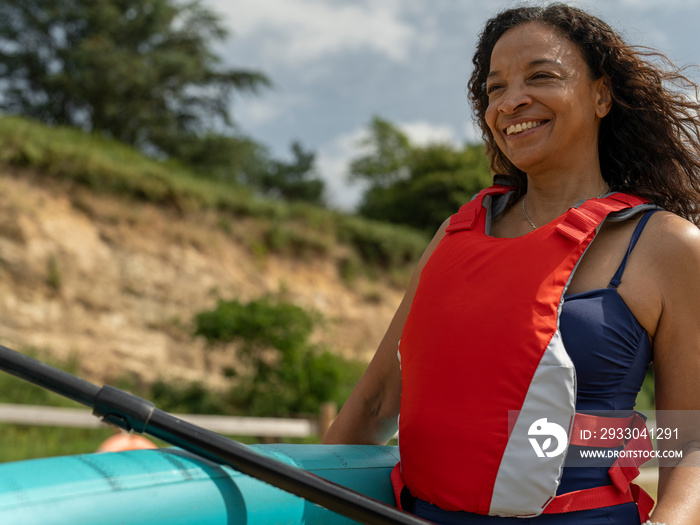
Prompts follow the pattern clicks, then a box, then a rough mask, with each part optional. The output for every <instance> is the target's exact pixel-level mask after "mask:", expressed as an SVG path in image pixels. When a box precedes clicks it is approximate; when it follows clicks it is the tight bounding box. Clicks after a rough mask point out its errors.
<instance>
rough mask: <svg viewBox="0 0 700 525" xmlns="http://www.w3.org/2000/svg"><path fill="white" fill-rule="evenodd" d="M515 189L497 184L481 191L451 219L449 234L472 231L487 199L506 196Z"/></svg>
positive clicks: (448, 228)
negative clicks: (458, 231)
mask: <svg viewBox="0 0 700 525" xmlns="http://www.w3.org/2000/svg"><path fill="white" fill-rule="evenodd" d="M513 189H514V188H513V187H512V186H504V185H501V184H495V185H493V186H490V187H488V188H485V189H483V190H481V191H480V192H479V193H477V194H476V195H475V196H474V198H473V199H472V200H470V201H469V202H468V203H466V204H464V205H463V206H462V207H461V208H460V209H459V211H458V212H457V213H455V214H454V215H452V217H450V224H449V226H448V227H447V230H446V231H447V232H448V233H449V232H453V231H457V230H470V229H472V228H473V227H474V224H476V220H477V219H478V218H479V214H480V213H481V210H482V207H483V202H484V199H485V198H486V197H493V196H494V195H505V194H506V193H508V192H509V191H512V190H513Z"/></svg>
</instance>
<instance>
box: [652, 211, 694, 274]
mask: <svg viewBox="0 0 700 525" xmlns="http://www.w3.org/2000/svg"><path fill="white" fill-rule="evenodd" d="M640 247H642V248H643V250H644V252H645V254H646V255H647V257H649V262H650V263H652V264H653V266H655V267H656V269H657V270H659V271H660V272H661V273H660V274H657V276H656V277H657V278H660V279H662V280H666V279H669V278H670V279H674V278H677V277H689V275H688V274H685V275H683V276H680V275H677V272H678V271H683V270H685V271H689V272H691V273H692V274H695V273H700V229H698V227H697V226H695V225H694V224H693V223H691V222H690V221H688V220H686V219H683V218H682V217H679V216H678V215H676V214H674V213H670V212H659V213H655V214H654V215H653V216H652V217H651V219H650V220H649V224H648V225H647V227H646V228H645V232H644V236H643V239H640Z"/></svg>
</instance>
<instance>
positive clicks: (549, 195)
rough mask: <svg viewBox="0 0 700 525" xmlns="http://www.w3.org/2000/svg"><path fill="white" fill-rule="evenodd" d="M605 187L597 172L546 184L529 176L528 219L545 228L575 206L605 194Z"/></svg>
mask: <svg viewBox="0 0 700 525" xmlns="http://www.w3.org/2000/svg"><path fill="white" fill-rule="evenodd" d="M608 191H609V190H608V189H606V183H605V181H604V180H603V177H602V175H601V174H600V172H598V173H595V174H591V175H589V176H586V177H579V178H574V177H571V178H570V177H566V178H564V177H561V176H558V177H557V178H556V180H553V181H551V180H550V181H545V180H543V179H542V178H539V177H538V178H534V177H530V176H528V186H527V193H526V194H525V196H524V199H525V200H526V202H527V211H526V213H527V218H529V219H530V221H532V223H534V224H535V225H537V226H541V225H543V224H546V223H548V222H550V221H552V220H554V219H555V218H557V217H559V216H560V215H562V214H563V213H565V212H566V211H567V210H568V209H569V208H571V207H572V206H573V205H575V204H576V203H577V202H579V201H582V200H586V199H592V198H596V197H600V196H602V194H603V193H607V192H608Z"/></svg>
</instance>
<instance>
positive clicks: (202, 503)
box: [0, 445, 399, 525]
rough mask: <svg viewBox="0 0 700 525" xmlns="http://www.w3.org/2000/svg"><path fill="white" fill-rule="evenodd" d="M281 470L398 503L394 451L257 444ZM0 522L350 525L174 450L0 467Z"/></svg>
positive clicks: (55, 524) (54, 524) (48, 524)
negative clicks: (394, 490)
mask: <svg viewBox="0 0 700 525" xmlns="http://www.w3.org/2000/svg"><path fill="white" fill-rule="evenodd" d="M251 448H253V449H254V450H256V451H257V452H259V453H260V454H263V455H265V456H268V457H272V458H274V459H276V460H278V461H281V462H283V463H287V464H290V465H294V466H297V467H300V468H303V469H305V470H308V471H310V472H312V473H314V474H317V475H318V476H321V477H323V478H326V479H329V480H331V481H333V482H335V483H338V484H340V485H344V486H346V487H348V488H351V489H353V490H356V491H358V492H361V493H363V494H366V495H368V496H370V497H372V498H375V499H377V500H380V501H383V502H385V503H389V504H391V505H393V504H394V496H393V493H392V489H391V483H390V480H389V478H390V474H391V470H392V469H393V467H394V465H396V463H397V462H398V460H399V453H398V449H397V448H396V447H383V446H365V445H253V446H252V447H251ZM0 523H3V524H4V523H8V524H9V523H18V524H19V523H22V524H23V525H29V524H37V525H38V524H41V525H58V524H71V525H75V524H81V525H90V524H99V525H125V524H128V525H132V524H135V525H140V524H143V525H146V524H148V525H161V524H162V525H166V524H167V525H177V524H183V525H184V524H187V525H192V524H202V525H233V524H237V525H244V524H245V525H273V524H275V525H276V524H280V525H281V524H288V525H296V524H299V525H301V524H304V525H316V524H319V525H336V524H341V525H345V524H349V523H355V522H354V521H352V520H350V519H348V518H345V517H343V516H340V515H338V514H336V513H334V512H331V511H328V510H326V509H323V508H321V507H319V506H317V505H315V504H314V503H310V502H308V501H305V500H303V499H302V498H299V497H297V496H293V495H291V494H289V493H287V492H285V491H283V490H280V489H277V488H275V487H272V486H270V485H268V484H266V483H264V482H261V481H258V480H256V479H253V478H251V477H248V476H246V475H244V474H241V473H239V472H237V471H235V470H233V469H231V468H229V467H222V466H220V465H217V464H214V463H212V462H210V461H207V460H204V459H201V458H198V457H196V456H194V455H192V454H190V453H188V452H185V451H183V450H180V449H176V448H162V449H158V450H134V451H129V452H115V453H104V454H85V455H78V456H63V457H54V458H44V459H35V460H29V461H21V462H16V463H5V464H1V465H0Z"/></svg>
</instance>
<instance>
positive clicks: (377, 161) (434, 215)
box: [350, 117, 490, 233]
mask: <svg viewBox="0 0 700 525" xmlns="http://www.w3.org/2000/svg"><path fill="white" fill-rule="evenodd" d="M362 146H364V147H365V148H368V149H369V151H368V152H367V153H365V154H364V155H363V156H361V157H359V158H357V159H355V160H353V161H352V162H351V165H350V172H351V176H352V177H353V178H355V179H364V180H366V181H368V182H369V183H370V187H369V189H368V190H367V192H366V193H365V195H364V197H363V200H362V202H361V204H360V206H359V209H358V212H359V213H360V214H361V215H364V216H365V217H369V218H372V219H378V220H383V221H388V222H394V223H398V224H406V225H408V226H412V227H414V228H418V229H421V230H424V231H427V232H431V233H432V232H434V231H435V230H436V229H437V228H438V227H439V226H440V224H441V223H442V221H444V220H445V219H446V218H447V217H449V216H450V215H452V214H453V213H455V212H456V211H457V210H458V209H459V207H460V206H461V205H462V204H464V203H465V202H467V201H468V200H469V199H471V198H472V196H473V195H474V194H475V193H477V192H478V191H479V190H480V189H482V188H484V187H485V186H487V185H488V184H489V182H490V175H489V170H488V161H487V159H486V156H485V152H484V148H483V146H481V145H478V144H467V145H465V146H464V147H462V148H459V147H455V146H453V145H451V144H441V143H435V144H429V145H427V146H413V145H411V143H410V141H409V139H408V137H407V136H406V135H405V134H404V133H403V132H401V130H399V129H398V128H397V127H395V126H394V125H392V124H391V123H389V122H387V121H384V120H381V119H379V118H376V117H375V118H374V120H373V121H372V123H371V124H370V126H369V134H368V137H367V138H366V139H365V140H364V141H363V142H362Z"/></svg>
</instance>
